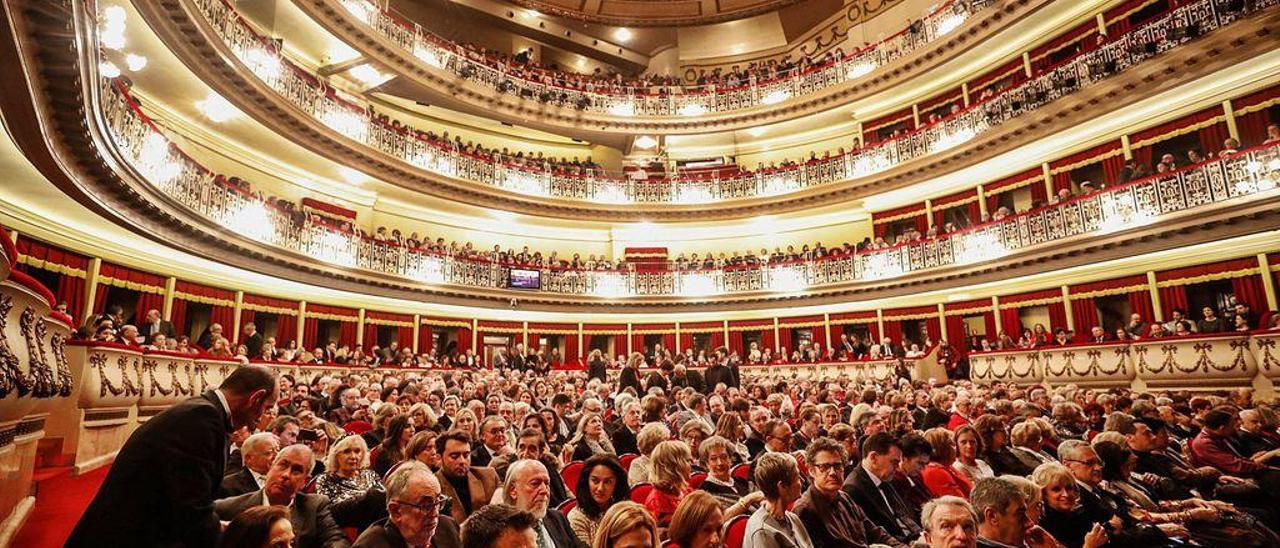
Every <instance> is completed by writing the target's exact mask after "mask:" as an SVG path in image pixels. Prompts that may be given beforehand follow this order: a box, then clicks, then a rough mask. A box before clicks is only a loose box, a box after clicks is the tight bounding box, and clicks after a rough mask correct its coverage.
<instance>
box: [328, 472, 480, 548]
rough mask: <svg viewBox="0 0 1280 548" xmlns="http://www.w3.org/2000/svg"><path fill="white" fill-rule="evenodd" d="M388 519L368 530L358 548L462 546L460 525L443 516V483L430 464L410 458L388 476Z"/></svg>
mask: <svg viewBox="0 0 1280 548" xmlns="http://www.w3.org/2000/svg"><path fill="white" fill-rule="evenodd" d="M385 485H386V496H387V504H386V506H387V519H384V520H382V521H379V522H377V523H374V524H373V525H371V526H370V527H369V528H368V529H365V531H364V533H362V534H361V535H360V538H357V539H356V543H355V544H353V545H352V546H354V547H355V548H408V547H410V546H413V547H426V546H430V547H432V548H456V547H459V546H461V545H462V540H461V538H460V537H459V533H458V524H457V522H455V521H453V518H451V517H449V516H442V515H440V510H441V509H442V506H443V505H444V502H445V500H444V498H443V497H441V496H440V482H439V480H437V479H436V476H435V474H433V473H431V469H430V468H428V467H427V465H425V464H422V463H420V462H417V461H408V462H405V463H404V464H401V465H400V466H398V467H396V468H395V469H394V470H392V472H391V474H390V475H388V476H387V481H386V482H385Z"/></svg>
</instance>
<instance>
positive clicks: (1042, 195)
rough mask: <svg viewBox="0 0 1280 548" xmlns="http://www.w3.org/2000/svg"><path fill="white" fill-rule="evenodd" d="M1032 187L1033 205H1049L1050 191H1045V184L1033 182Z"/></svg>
mask: <svg viewBox="0 0 1280 548" xmlns="http://www.w3.org/2000/svg"><path fill="white" fill-rule="evenodd" d="M1030 186H1031V203H1033V204H1039V205H1044V204H1046V203H1049V191H1048V190H1047V189H1045V187H1044V182H1042V181H1038V180H1037V181H1032V182H1031V185H1030Z"/></svg>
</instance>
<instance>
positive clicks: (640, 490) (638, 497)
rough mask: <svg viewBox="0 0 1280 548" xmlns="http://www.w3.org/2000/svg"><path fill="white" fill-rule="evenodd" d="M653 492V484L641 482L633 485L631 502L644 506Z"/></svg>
mask: <svg viewBox="0 0 1280 548" xmlns="http://www.w3.org/2000/svg"><path fill="white" fill-rule="evenodd" d="M651 491H653V484H652V483H647V482H640V483H637V484H635V485H633V486H632V487H631V502H635V503H637V504H644V501H645V500H647V499H648V498H649V493H650V492H651Z"/></svg>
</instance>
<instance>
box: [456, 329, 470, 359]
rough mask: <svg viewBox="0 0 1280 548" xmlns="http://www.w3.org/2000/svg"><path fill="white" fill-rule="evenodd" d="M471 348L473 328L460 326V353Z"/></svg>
mask: <svg viewBox="0 0 1280 548" xmlns="http://www.w3.org/2000/svg"><path fill="white" fill-rule="evenodd" d="M468 350H471V328H470V327H459V328H458V353H459V354H462V353H465V352H467V351H468Z"/></svg>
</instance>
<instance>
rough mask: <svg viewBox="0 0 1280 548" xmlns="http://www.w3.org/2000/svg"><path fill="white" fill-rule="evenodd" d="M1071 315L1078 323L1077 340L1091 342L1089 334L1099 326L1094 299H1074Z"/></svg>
mask: <svg viewBox="0 0 1280 548" xmlns="http://www.w3.org/2000/svg"><path fill="white" fill-rule="evenodd" d="M1058 306H1062V305H1058ZM1071 315H1072V317H1073V318H1075V321H1076V340H1077V341H1087V340H1089V333H1090V332H1091V331H1093V328H1094V327H1097V326H1098V307H1097V306H1096V305H1095V304H1094V302H1093V298H1088V299H1073V300H1072V301H1071Z"/></svg>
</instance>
